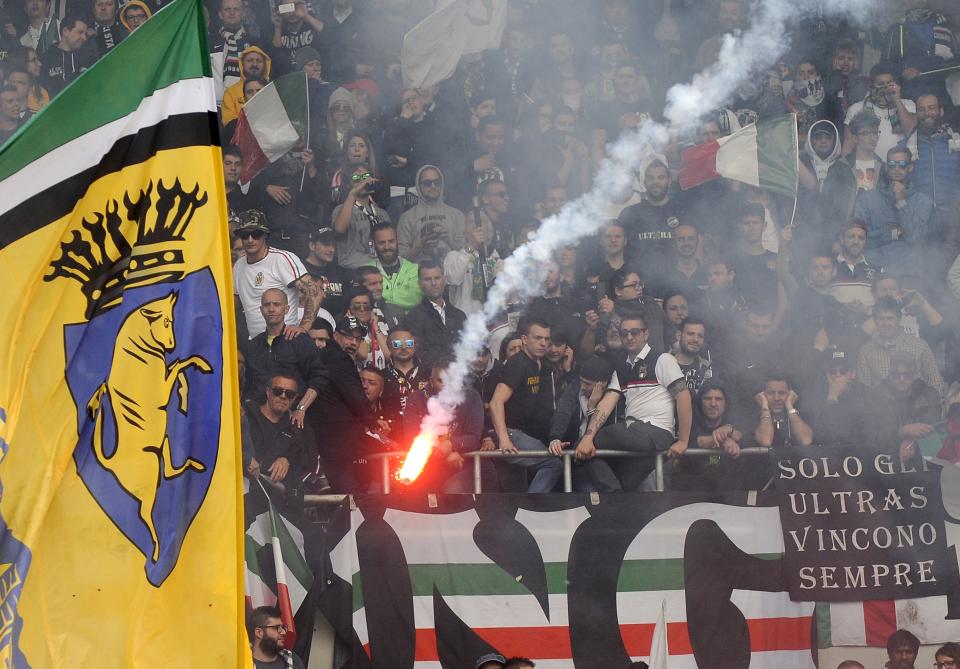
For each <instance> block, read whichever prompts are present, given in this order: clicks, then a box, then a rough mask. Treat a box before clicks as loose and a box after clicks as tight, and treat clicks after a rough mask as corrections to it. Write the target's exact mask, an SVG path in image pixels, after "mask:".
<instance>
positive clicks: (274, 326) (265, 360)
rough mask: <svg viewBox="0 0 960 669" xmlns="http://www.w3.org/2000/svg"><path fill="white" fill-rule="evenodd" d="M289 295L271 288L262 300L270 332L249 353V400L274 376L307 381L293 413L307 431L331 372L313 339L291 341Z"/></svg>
mask: <svg viewBox="0 0 960 669" xmlns="http://www.w3.org/2000/svg"><path fill="white" fill-rule="evenodd" d="M289 309H290V305H289V304H288V302H287V294H286V293H285V292H283V291H282V290H280V289H279V288H269V289H267V290H265V291H263V295H262V296H261V297H260V313H261V314H263V320H264V321H265V322H266V324H267V329H266V330H265V331H263V332H261V333H260V334H258V335H257V336H256V337H254V338H253V339H252V340H250V343H249V345H248V346H247V350H246V361H247V387H246V393H245V396H246V397H252V398H259V397H262V396H263V391H264V389H265V388H266V387H267V385H268V383H269V381H270V378H271V377H272V376H273V375H274V374H281V373H282V374H287V375H289V376H292V377H294V378H301V379H304V381H305V382H306V385H307V390H306V391H305V393H304V395H303V398H302V399H301V400H300V402H299V403H298V404H297V405H296V407H295V408H294V410H293V411H292V419H293V422H294V424H295V425H297V426H298V427H300V428H302V427H303V417H304V415H305V414H306V411H307V409H308V408H310V405H311V404H313V401H314V400H315V399H316V397H317V393H319V392H320V391H321V390H322V388H323V386H324V385H326V384H327V383H329V382H330V381H329V378H328V376H327V370H326V368H325V367H324V365H323V361H322V360H320V349H318V348H317V347H316V345H314V343H313V340H312V339H310V337H305V336H303V335H299V334H298V335H297V336H295V337H293V338H287V336H286V335H285V334H284V326H285V325H284V318H285V317H286V315H287V311H289Z"/></svg>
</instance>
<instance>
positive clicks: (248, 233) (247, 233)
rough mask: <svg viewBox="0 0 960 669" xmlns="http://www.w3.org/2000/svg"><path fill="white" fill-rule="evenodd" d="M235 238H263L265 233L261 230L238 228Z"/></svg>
mask: <svg viewBox="0 0 960 669" xmlns="http://www.w3.org/2000/svg"><path fill="white" fill-rule="evenodd" d="M236 235H237V239H247V238H248V237H252V238H253V239H263V238H264V237H266V235H267V233H266V232H264V231H263V230H240V231H239V232H237V233H236Z"/></svg>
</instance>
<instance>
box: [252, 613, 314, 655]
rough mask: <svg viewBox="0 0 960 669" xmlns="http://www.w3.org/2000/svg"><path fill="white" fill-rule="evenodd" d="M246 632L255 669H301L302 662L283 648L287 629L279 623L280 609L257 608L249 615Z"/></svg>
mask: <svg viewBox="0 0 960 669" xmlns="http://www.w3.org/2000/svg"><path fill="white" fill-rule="evenodd" d="M247 631H248V633H249V634H250V639H251V649H252V651H253V664H254V666H255V667H256V669H303V661H302V660H301V659H300V658H299V657H297V655H296V654H295V653H292V652H291V651H289V650H286V649H285V648H283V639H284V637H285V636H286V634H287V627H286V625H284V624H283V623H282V622H281V621H280V609H278V608H277V607H275V606H258V607H257V608H255V609H254V610H253V611H252V612H251V613H250V622H249V627H248V630H247Z"/></svg>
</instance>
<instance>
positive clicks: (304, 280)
mask: <svg viewBox="0 0 960 669" xmlns="http://www.w3.org/2000/svg"><path fill="white" fill-rule="evenodd" d="M239 218H240V226H239V227H238V228H237V229H236V231H234V235H235V236H236V237H237V238H239V239H240V240H241V241H242V242H243V253H244V257H242V258H240V259H239V260H237V262H236V263H234V265H233V293H234V297H235V300H236V301H237V302H238V306H239V308H241V309H242V311H243V317H244V321H245V323H246V326H247V331H248V335H249V337H250V338H253V337H256V336H257V335H258V334H260V333H261V332H263V331H264V330H266V328H267V324H266V322H265V321H264V320H263V314H262V313H261V312H260V300H261V297H262V296H263V293H264V292H265V291H266V290H268V289H270V288H279V289H280V290H282V291H283V292H284V293H286V295H287V304H288V305H289V307H290V309H289V310H288V311H287V314H286V316H285V318H284V323H285V324H286V325H287V326H290V328H294V330H293V331H292V332H290V336H295V334H296V333H297V332H300V331H302V332H306V331H307V330H309V329H310V326H311V325H312V324H313V319H314V318H315V317H316V315H317V311H318V310H319V307H320V304H319V301H318V297H319V295H318V293H317V291H316V290H314V286H313V281H311V279H310V276H309V275H308V274H307V270H306V268H305V267H304V266H303V263H302V262H300V258H298V257H297V256H296V255H295V254H293V253H290V252H289V251H281V250H280V249H275V248H272V247H271V246H270V245H269V243H268V242H269V236H270V228H268V227H267V222H266V217H265V216H264V215H263V213H262V212H260V211H257V210H256V209H250V210H248V211H245V212H243V213H241V214H240V217H239ZM301 307H302V308H303V315H302V316H300V312H299V309H300V308H301ZM297 326H299V329H296V327H297Z"/></svg>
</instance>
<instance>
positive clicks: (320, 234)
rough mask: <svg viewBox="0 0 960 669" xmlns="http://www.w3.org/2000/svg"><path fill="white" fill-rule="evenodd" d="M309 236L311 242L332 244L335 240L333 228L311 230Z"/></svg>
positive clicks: (335, 234)
mask: <svg viewBox="0 0 960 669" xmlns="http://www.w3.org/2000/svg"><path fill="white" fill-rule="evenodd" d="M309 237H310V241H311V242H323V243H324V244H333V243H334V242H335V241H337V233H336V232H334V230H333V228H320V229H319V230H311V231H310V234H309Z"/></svg>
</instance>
